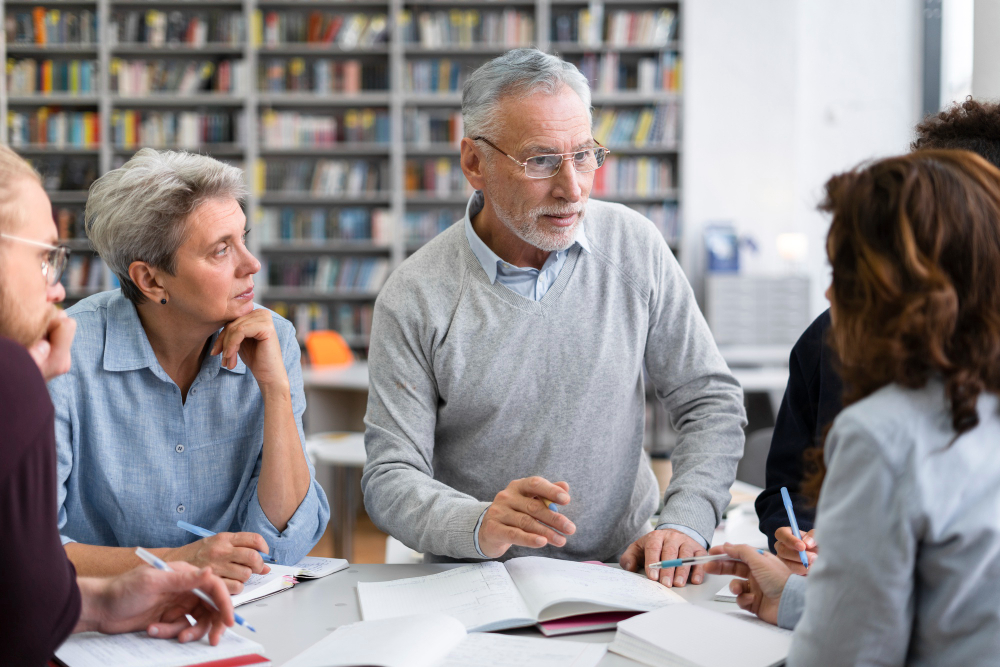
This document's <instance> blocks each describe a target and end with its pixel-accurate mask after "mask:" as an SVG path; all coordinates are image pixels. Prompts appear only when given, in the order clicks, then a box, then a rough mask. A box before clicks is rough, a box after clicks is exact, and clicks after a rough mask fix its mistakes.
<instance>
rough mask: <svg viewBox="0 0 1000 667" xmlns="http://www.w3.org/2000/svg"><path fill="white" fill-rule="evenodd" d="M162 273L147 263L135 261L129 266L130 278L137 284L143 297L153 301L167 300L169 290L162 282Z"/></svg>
mask: <svg viewBox="0 0 1000 667" xmlns="http://www.w3.org/2000/svg"><path fill="white" fill-rule="evenodd" d="M161 274H162V272H161V271H160V270H159V269H157V268H156V267H154V266H150V265H149V264H147V263H146V262H140V261H135V262H132V263H131V264H129V267H128V277H129V278H131V279H132V282H134V283H135V284H136V287H138V288H139V291H140V292H142V294H143V296H145V297H146V298H147V299H150V300H151V301H156V302H159V301H160V300H162V299H165V298H167V290H166V289H164V287H163V285H162V284H161V281H160V276H161Z"/></svg>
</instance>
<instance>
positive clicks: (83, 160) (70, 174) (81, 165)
mask: <svg viewBox="0 0 1000 667" xmlns="http://www.w3.org/2000/svg"><path fill="white" fill-rule="evenodd" d="M27 159H28V161H29V162H30V163H31V164H32V165H34V167H35V169H36V170H37V171H38V173H39V174H41V175H42V185H43V186H44V187H45V189H46V190H49V191H59V190H63V191H67V190H68V191H74V192H78V191H81V190H89V189H90V186H91V184H92V183H93V182H94V181H96V180H97V158H96V156H81V155H58V154H48V155H40V156H32V157H29V158H27Z"/></svg>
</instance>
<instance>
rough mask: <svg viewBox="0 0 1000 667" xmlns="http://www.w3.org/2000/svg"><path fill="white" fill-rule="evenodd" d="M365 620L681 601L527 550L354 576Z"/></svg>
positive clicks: (480, 623)
mask: <svg viewBox="0 0 1000 667" xmlns="http://www.w3.org/2000/svg"><path fill="white" fill-rule="evenodd" d="M358 598H359V599H360V602H361V617H362V618H364V619H365V620H366V621H368V620H378V619H383V618H393V617H396V616H406V615H409V614H419V613H424V612H433V611H438V612H442V613H445V614H448V615H449V616H454V617H455V618H457V619H458V620H459V621H461V622H462V624H463V625H464V626H465V629H466V630H468V631H469V632H489V631H492V630H505V629H507V628H520V627H525V626H529V625H534V624H535V623H538V622H539V621H551V620H555V619H557V618H567V617H570V616H580V615H582V614H593V613H598V612H608V611H651V610H653V609H659V608H660V607H664V606H667V605H672V604H678V603H683V602H684V598H682V597H681V596H679V595H677V594H676V593H674V592H673V591H671V590H670V589H669V588H666V587H665V586H661V585H660V584H659V583H657V582H655V581H650V580H649V579H647V578H646V577H644V576H642V575H641V574H634V573H632V572H626V571H625V570H619V569H616V568H611V567H604V566H602V565H593V564H590V563H574V562H571V561H565V560H558V559H555V558H541V557H538V556H528V557H524V558H513V559H511V560H509V561H507V562H506V563H497V562H488V563H476V564H475V565H467V566H465V567H459V568H456V569H454V570H447V571H445V572H441V573H439V574H432V575H430V576H426V577H416V578H413V579H397V580H396V581H382V582H360V583H358Z"/></svg>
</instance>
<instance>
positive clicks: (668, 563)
mask: <svg viewBox="0 0 1000 667" xmlns="http://www.w3.org/2000/svg"><path fill="white" fill-rule="evenodd" d="M757 553H759V554H762V553H764V550H763V549H757ZM713 560H739V558H733V557H732V556H727V555H726V554H716V555H714V556H692V557H690V558H675V559H673V560H661V561H660V562H659V563H650V564H649V565H647V566H646V567H648V568H649V569H650V570H660V569H665V568H670V567H681V566H683V565H698V564H699V563H711V562H712V561H713Z"/></svg>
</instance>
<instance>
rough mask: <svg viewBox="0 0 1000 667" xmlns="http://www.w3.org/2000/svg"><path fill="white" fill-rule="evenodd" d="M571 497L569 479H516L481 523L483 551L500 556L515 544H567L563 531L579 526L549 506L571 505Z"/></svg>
mask: <svg viewBox="0 0 1000 667" xmlns="http://www.w3.org/2000/svg"><path fill="white" fill-rule="evenodd" d="M569 500H570V499H569V484H567V483H566V482H556V483H555V484H553V483H552V482H550V481H548V480H547V479H544V478H542V477H527V478H525V479H515V480H514V481H513V482H511V483H510V484H508V485H507V488H506V489H504V490H503V491H501V492H500V493H498V494H497V496H496V498H494V499H493V504H492V505H490V506H489V507H488V508H487V510H486V514H485V515H484V516H483V523H482V525H481V526H480V527H479V549H480V551H482V552H483V554H484V555H485V556H486V557H487V558H499V557H500V556H502V555H504V554H505V553H506V552H507V549H510V547H511V546H512V545H515V544H516V545H518V546H521V547H531V548H533V549H538V548H541V547H544V546H545V545H547V544H551V545H553V546H557V547H561V546H563V545H564V544H566V538H565V537H563V535H572V534H573V533H575V532H576V526H575V525H573V522H572V521H570V520H569V519H567V518H566V517H564V516H563V515H561V514H559V513H557V512H553V511H552V510H550V509H549V503H555V504H557V505H568V504H569ZM553 528H554V529H555V530H553ZM556 531H559V532H556ZM559 533H563V535H560V534H559Z"/></svg>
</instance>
